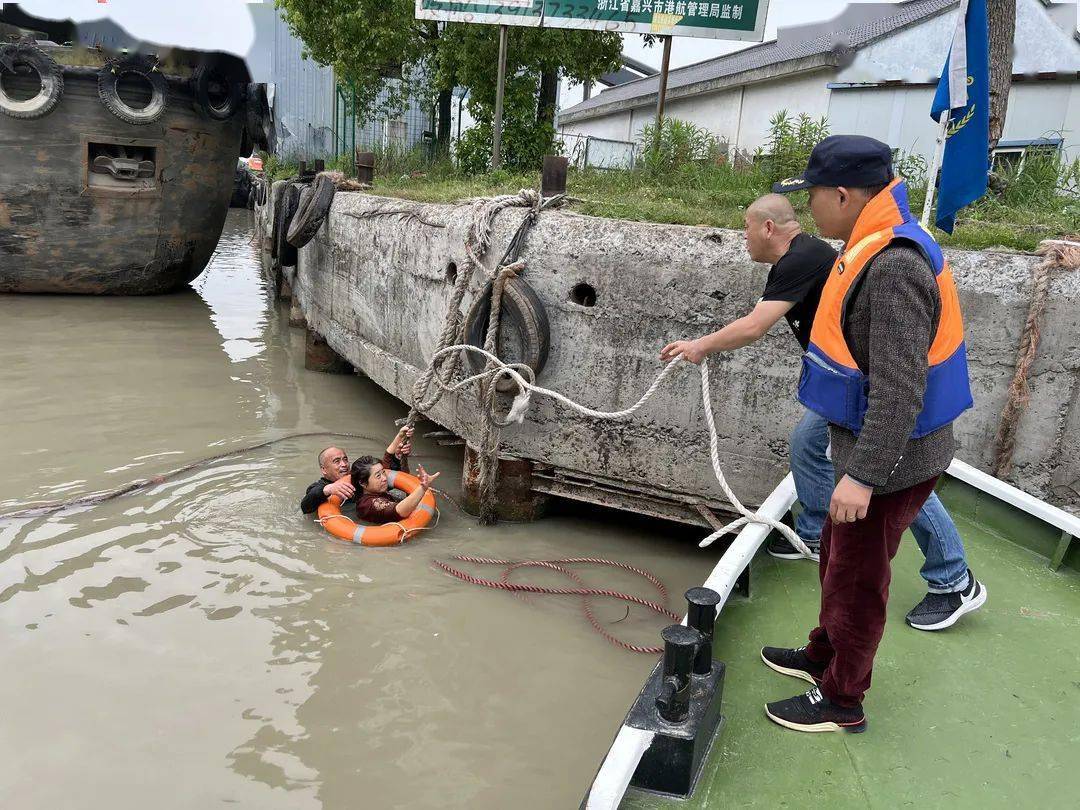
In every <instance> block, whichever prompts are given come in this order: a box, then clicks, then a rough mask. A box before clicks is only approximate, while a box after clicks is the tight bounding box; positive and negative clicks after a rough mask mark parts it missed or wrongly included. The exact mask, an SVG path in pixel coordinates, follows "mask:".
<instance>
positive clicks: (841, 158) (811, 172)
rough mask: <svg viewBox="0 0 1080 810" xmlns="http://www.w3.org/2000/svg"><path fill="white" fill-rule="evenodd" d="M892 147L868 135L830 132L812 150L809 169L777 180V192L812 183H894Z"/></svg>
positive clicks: (850, 185) (860, 185)
mask: <svg viewBox="0 0 1080 810" xmlns="http://www.w3.org/2000/svg"><path fill="white" fill-rule="evenodd" d="M892 179H893V165H892V149H890V148H889V145H888V144H884V143H882V142H881V141H878V140H875V139H874V138H868V137H866V136H865V135H830V136H829V137H828V138H826V139H825V140H823V141H822V142H821V143H819V144H818V145H817V146H815V147H814V151H813V152H811V153H810V160H809V161H808V162H807V164H806V171H805V172H803V173H802V174H800V175H799V176H798V177H789V178H788V179H786V180H781V181H780V182H779V183H773V187H772V190H773V191H775V192H776V193H777V194H787V193H788V192H791V191H802V190H803V189H807V188H810V187H811V186H831V187H833V188H835V187H837V186H844V187H845V188H866V187H867V186H880V185H884V184H886V183H891V182H892Z"/></svg>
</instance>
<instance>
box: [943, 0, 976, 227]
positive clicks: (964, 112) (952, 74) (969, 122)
mask: <svg viewBox="0 0 1080 810" xmlns="http://www.w3.org/2000/svg"><path fill="white" fill-rule="evenodd" d="M960 14H961V15H962V19H960V20H958V21H957V25H956V32H955V34H954V36H953V41H952V47H951V48H950V49H949V58H948V60H947V61H946V62H945V70H944V72H942V74H941V81H939V82H938V86H937V93H936V95H935V96H934V106H933V107H932V108H931V110H930V117H931V118H933V119H934V120H935V121H937V122H938V123H941V117H942V115H948V116H949V125H948V129H947V131H946V140H945V154H944V155H943V157H942V160H941V185H940V187H939V189H938V202H937V211H936V213H935V216H934V218H935V224H936V225H937V226H938V227H939V228H940V229H941V230H943V231H945V232H946V233H952V232H953V226H954V225H955V224H956V212H957V211H959V210H960V209H961V208H963V207H964V206H965V205H970V204H971V203H973V202H975V200H977V199H979V197H981V196H982V195H983V194H985V193H986V185H987V178H988V176H989V174H990V157H989V152H990V33H989V29H988V27H987V22H986V0H966V2H962V3H961V4H960ZM933 181H934V178H932V177H931V178H930V182H931V183H932V182H933Z"/></svg>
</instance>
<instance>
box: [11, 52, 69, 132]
mask: <svg viewBox="0 0 1080 810" xmlns="http://www.w3.org/2000/svg"><path fill="white" fill-rule="evenodd" d="M27 69H29V70H32V71H34V72H35V73H37V75H38V80H39V81H40V82H41V90H39V91H38V93H37V95H36V96H34V97H33V98H28V99H26V100H24V101H19V100H17V99H14V98H12V97H11V96H9V95H8V94H7V93H5V92H4V86H3V83H2V82H0V112H2V113H3V114H4V115H7V116H9V117H11V118H20V119H23V120H26V121H29V120H32V119H35V118H43V117H44V116H46V115H48V114H49V113H51V112H52V111H53V109H55V107H56V105H57V104H59V103H60V99H61V98H63V95H64V69H63V68H61V67H60V65H58V64H57V63H56V60H55V59H53V58H52V57H51V56H49V54H47V53H45V51H43V50H41V48H39V47H38V46H37V45H34V44H33V43H31V42H16V43H10V44H8V45H2V46H0V75H2V74H4V73H10V74H18V73H24V72H25V71H26V70H27Z"/></svg>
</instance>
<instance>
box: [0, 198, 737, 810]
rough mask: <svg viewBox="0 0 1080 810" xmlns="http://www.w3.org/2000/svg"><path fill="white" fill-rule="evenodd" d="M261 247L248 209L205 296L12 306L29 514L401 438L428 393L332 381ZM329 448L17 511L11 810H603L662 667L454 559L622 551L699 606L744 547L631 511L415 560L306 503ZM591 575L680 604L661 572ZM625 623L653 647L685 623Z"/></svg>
mask: <svg viewBox="0 0 1080 810" xmlns="http://www.w3.org/2000/svg"><path fill="white" fill-rule="evenodd" d="M251 239H252V222H251V219H250V215H249V214H248V212H245V211H233V212H231V213H230V215H229V220H228V223H227V225H226V228H225V232H224V233H223V235H222V238H221V242H220V244H219V246H218V253H217V254H216V256H215V258H214V260H213V262H212V264H211V266H210V267H209V269H208V270H207V272H206V273H205V274H204V275H203V276H202V277H200V278H199V279H198V280H197V281H196V282H195V283H194V285H193V287H194V290H193V291H192V292H189V293H184V294H178V295H173V296H166V297H158V298H145V299H139V298H90V297H28V296H27V297H22V296H0V342H2V343H3V346H4V347H5V348H4V352H3V357H4V362H3V365H2V366H0V380H2V385H0V447H2V449H3V459H4V464H3V468H2V472H0V512H6V511H10V510H12V509H15V508H19V507H21V506H23V505H26V504H28V503H33V502H37V501H45V500H52V499H56V498H66V497H70V496H74V495H79V494H83V493H87V492H92V491H96V490H102V489H107V488H111V487H115V486H119V485H121V484H123V483H126V482H127V481H130V480H133V479H135V478H140V477H144V476H151V475H153V474H156V473H160V472H163V471H166V470H168V469H170V468H173V467H178V466H180V465H182V464H185V463H188V462H190V461H194V460H196V459H199V458H203V457H206V456H211V455H215V454H217V453H220V452H223V451H225V450H228V449H230V448H236V447H242V446H245V445H248V444H254V443H257V442H260V441H264V440H266V439H271V438H275V437H277V436H283V435H286V434H289V433H292V432H299V431H314V430H328V431H335V430H336V431H347V432H353V433H361V434H364V435H367V436H371V437H373V440H372V441H370V442H364V441H360V440H350V441H346V442H344V444H345V445H346V448H347V449H348V450H349V451H350V453H351V455H352V456H353V457H356V456H358V455H360V454H362V453H367V452H371V453H378V452H381V450H382V449H383V448H384V447H385V444H386V442H387V441H388V440H389V438H390V437H391V436H392V434H393V432H394V425H393V420H394V419H396V418H398V417H399V416H401V415H402V414H403V412H404V411H403V406H402V405H401V404H400V403H399V402H397V401H396V400H394V399H392V398H390V397H389V396H387V395H386V394H385V393H384V392H383V391H382V390H381V389H379V388H377V387H376V386H375V385H374V384H372V383H370V382H369V381H367V380H366V379H364V378H361V377H358V376H330V375H323V374H317V373H314V372H308V371H305V370H304V367H303V334H302V332H300V331H299V330H296V329H290V328H289V326H288V324H287V313H286V312H285V310H284V309H282V307H281V306H279V305H278V304H276V303H275V302H274V301H273V299H272V296H271V294H270V292H269V291H268V289H267V286H266V283H265V281H264V279H263V277H262V273H261V271H260V268H259V264H258V260H257V257H256V252H255V248H254V247H253V246H252V243H251ZM429 429H430V428H429ZM323 444H324V442H323V441H321V440H319V439H317V438H316V439H297V440H290V441H288V442H285V443H283V444H279V445H276V446H275V447H274V448H272V449H270V450H263V451H257V452H254V453H250V454H248V455H244V456H241V457H239V458H234V459H229V460H225V461H221V462H217V463H214V464H210V465H209V466H207V467H205V468H200V469H197V470H194V471H192V472H189V473H185V474H183V475H181V476H180V477H179V478H177V479H175V480H171V481H169V482H167V483H164V484H161V485H159V486H156V487H154V488H153V489H151V490H150V491H146V492H141V493H137V494H134V495H130V496H126V497H123V498H120V499H118V500H115V501H112V502H110V503H106V504H103V505H99V506H96V507H92V508H82V509H79V510H74V511H68V512H65V513H60V514H55V515H51V516H44V517H33V518H20V519H15V520H0V622H2V627H3V633H4V654H3V667H2V670H0V691H2V693H3V694H4V695H5V696H6V698H7V699H6V700H5V705H4V709H3V717H2V720H0V805H2V806H4V807H19V808H50V809H51V808H62V807H105V806H108V807H110V808H129V807H130V808H145V807H148V806H149V807H155V808H192V807H211V806H219V805H233V806H242V807H258V808H279V807H280V808H290V810H291V809H293V808H307V807H326V808H353V807H357V808H359V807H363V808H443V807H468V808H479V809H481V810H485V809H486V808H492V809H494V808H499V809H501V808H511V807H513V808H573V807H577V806H578V803H579V802H580V800H581V797H582V795H583V793H584V791H585V789H586V787H587V785H588V783H589V781H590V779H591V777H592V775H593V773H594V772H595V769H596V767H597V765H598V764H599V762H600V760H601V758H602V756H603V754H604V752H605V751H606V749H607V746H608V744H609V742H610V740H611V738H612V736H613V734H614V733H615V731H616V729H617V727H618V725H619V723H620V721H621V719H622V717H623V714H624V712H625V711H626V709H627V707H628V706H629V704H630V702H631V701H632V700H633V698H634V696H635V695H636V693H637V691H638V689H639V688H640V685H641V683H642V680H643V678H644V676H645V675H646V673H647V672H648V670H649V669H650V668H651V666H652V665H653V663H654V662H655V660H656V659H655V658H654V657H651V656H644V655H637V654H633V653H629V652H625V651H622V650H620V649H618V648H616V647H613V646H611V645H609V644H608V643H607V642H605V641H604V640H603V639H602V638H601V637H600V636H598V635H596V634H595V633H594V632H593V631H592V630H591V628H590V627H589V626H588V624H587V623H586V621H585V619H584V617H583V616H582V615H581V613H580V609H579V605H578V603H577V601H576V600H575V599H572V598H570V599H559V598H555V597H533V598H531V599H529V600H527V601H526V600H524V599H521V598H518V597H515V596H513V595H510V594H507V593H503V592H496V591H490V590H484V589H480V588H476V587H473V586H470V585H466V584H464V583H461V582H459V581H457V580H454V579H451V578H450V577H448V576H446V575H444V574H442V573H438V572H437V571H435V570H434V569H433V567H432V565H431V561H432V559H434V558H446V557H449V556H450V555H451V554H461V553H468V554H474V555H488V556H498V557H513V558H550V557H562V556H576V555H588V556H604V557H610V558H613V559H618V560H623V561H626V562H630V563H632V564H634V565H638V566H641V567H644V568H647V569H649V570H651V571H653V572H655V573H656V574H658V575H659V576H660V577H661V578H662V579H663V580H664V581H665V582H666V583H667V584H668V586H669V588H670V590H671V593H672V601H671V606H672V607H673V608H674V609H675V610H677V611H678V612H680V613H681V612H682V605H681V604H680V602H681V599H680V594H681V593H682V592H683V590H685V589H686V588H687V587H690V586H692V585H696V584H698V583H700V582H701V581H702V579H703V578H704V577H705V575H706V574H707V572H708V571H709V570H710V569H711V567H712V565H713V564H714V562H715V559H716V553H715V552H711V551H710V552H705V551H701V550H699V549H698V548H697V547H696V545H695V543H694V537H695V534H694V532H692V531H691V532H689V533H688V532H685V531H684V532H679V531H677V530H673V528H672V527H670V526H668V525H667V524H660V523H654V522H644V521H637V522H635V521H631V520H627V519H624V518H619V517H618V516H614V515H613V514H612V513H598V512H591V511H588V510H584V509H574V510H564V511H562V512H561V513H558V514H556V515H554V516H552V517H549V518H547V519H545V520H543V521H540V522H538V523H534V524H529V525H524V524H501V525H499V526H497V527H494V528H481V527H479V526H477V525H476V523H475V521H474V520H472V519H471V518H469V517H467V516H465V515H462V514H461V513H459V512H458V511H456V510H455V509H454V508H453V507H451V506H448V505H447V506H445V507H444V509H443V514H442V520H441V523H440V524H439V526H438V527H437V529H436V530H435V531H433V532H430V533H428V534H426V535H424V536H421V537H420V538H419V539H418V540H417V541H415V542H413V543H411V544H409V545H407V546H405V547H400V548H395V549H389V550H377V549H365V548H357V547H353V546H348V545H345V544H342V543H339V542H337V541H334V540H332V539H330V538H329V536H328V535H326V534H325V533H324V532H323V531H322V530H321V528H320V527H319V526H317V525H315V524H314V523H313V522H312V521H311V520H310V519H309V518H306V517H304V516H303V515H301V514H300V512H299V509H298V506H297V504H298V500H299V497H300V495H301V494H302V492H303V489H304V487H305V486H306V485H307V484H308V483H310V482H311V481H312V480H314V479H315V478H316V477H318V476H317V471H316V462H315V457H316V454H317V452H318V451H319V450H320V449H321V448H322V446H323ZM415 455H416V458H417V459H418V460H419V461H420V462H421V463H423V464H424V465H425V467H427V468H429V469H434V470H443V471H444V474H443V476H442V478H441V479H440V480H441V483H442V485H443V486H444V487H445V488H446V489H447V490H448V491H450V492H452V493H454V492H459V491H460V470H461V455H460V450H459V449H457V448H444V447H439V446H438V445H436V444H434V443H433V442H431V441H425V440H423V439H419V438H418V440H417V442H416V448H415ZM482 573H484V574H486V575H489V576H490V575H492V574H497V573H498V572H497V570H488V571H484V572H482ZM519 576H521V577H522V578H528V579H529V580H530V581H535V582H541V583H549V584H558V585H563V584H565V583H564V582H563V581H562V580H560V579H559V578H558V576H557V575H555V574H547V575H545V574H543V573H536V572H533V573H529V572H526V573H523V574H520V575H519ZM584 576H585V578H586V579H587V580H588V581H589V583H590V584H595V585H597V586H600V587H614V588H620V589H623V590H626V591H630V592H632V593H635V594H638V595H641V596H644V597H646V598H653V596H654V592H653V591H652V589H651V586H649V585H648V583H645V582H644V581H642V580H639V579H637V578H636V577H633V576H632V575H628V574H622V573H620V572H611V571H598V572H591V571H590V572H586V573H585V574H584ZM597 613H598V615H599V618H600V619H601V621H604V622H605V623H611V628H612V629H613V630H615V631H617V632H618V633H620V634H621V635H622V636H623V637H625V638H627V639H628V640H630V641H633V642H635V643H640V644H653V643H657V640H658V633H659V630H660V629H661V627H662V626H663V624H664V623H665V622H664V621H663V620H662V619H660V618H659V617H657V616H655V615H654V614H650V613H648V612H646V611H644V610H640V609H637V608H635V609H633V610H631V611H630V612H629V615H626V613H627V611H626V609H625V606H624V605H622V604H616V603H612V602H604V601H600V602H598V604H597ZM624 616H626V617H625V618H623V617H624Z"/></svg>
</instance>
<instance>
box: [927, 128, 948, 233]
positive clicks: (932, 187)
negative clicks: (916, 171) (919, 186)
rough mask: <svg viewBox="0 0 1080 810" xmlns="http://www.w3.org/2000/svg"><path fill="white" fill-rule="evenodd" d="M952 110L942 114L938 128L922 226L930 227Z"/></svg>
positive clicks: (928, 178)
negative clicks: (931, 211) (931, 212)
mask: <svg viewBox="0 0 1080 810" xmlns="http://www.w3.org/2000/svg"><path fill="white" fill-rule="evenodd" d="M951 116H952V110H945V112H943V113H942V114H941V126H940V128H939V129H938V136H937V145H936V146H935V147H934V162H933V164H932V165H931V167H930V174H929V175H927V178H926V202H925V203H924V204H923V209H922V226H923V227H924V228H929V227H930V209H931V208H933V207H934V192H936V191H937V175H938V169H940V168H941V158H942V157H943V156H944V154H945V140H946V138H947V136H948V132H949V118H950V117H951Z"/></svg>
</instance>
